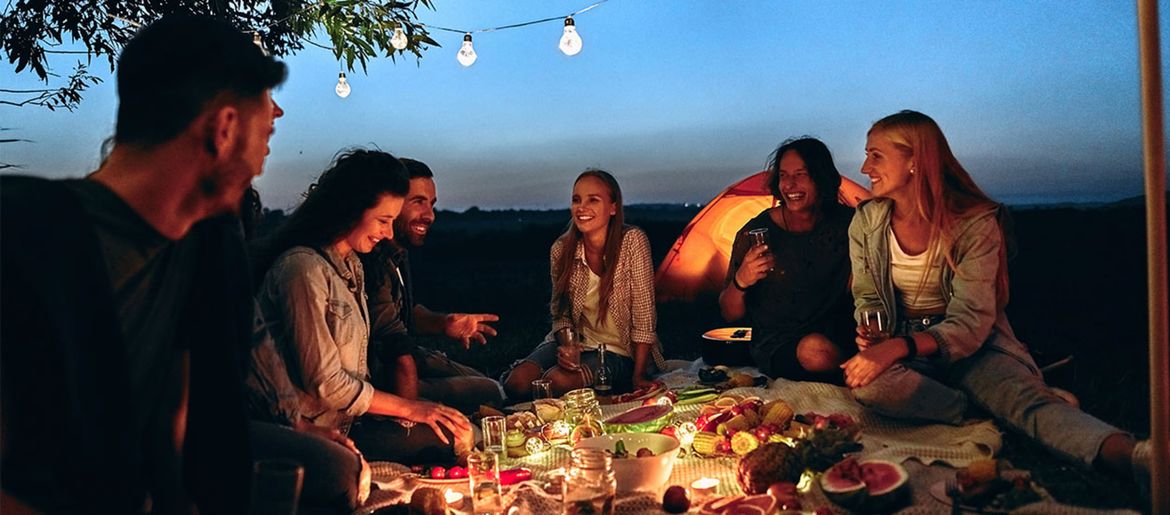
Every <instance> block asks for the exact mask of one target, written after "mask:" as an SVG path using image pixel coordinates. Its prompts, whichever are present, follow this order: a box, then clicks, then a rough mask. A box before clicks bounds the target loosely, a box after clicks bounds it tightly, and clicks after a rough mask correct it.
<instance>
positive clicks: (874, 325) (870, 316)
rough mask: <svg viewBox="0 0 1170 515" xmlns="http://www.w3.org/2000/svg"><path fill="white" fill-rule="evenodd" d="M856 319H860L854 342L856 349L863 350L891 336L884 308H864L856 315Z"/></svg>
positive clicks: (888, 320)
mask: <svg viewBox="0 0 1170 515" xmlns="http://www.w3.org/2000/svg"><path fill="white" fill-rule="evenodd" d="M858 318H860V319H861V320H860V323H859V324H858V325H857V339H856V340H855V341H856V342H857V348H858V349H860V350H865V349H868V348H869V347H870V346H873V345H877V344H879V343H881V342H884V341H886V340H889V339H890V336H891V335H892V332H891V327H890V317H889V315H887V314H886V310H885V308H882V307H876V308H873V307H869V308H864V309H862V310H861V311H860V312H859V313H858Z"/></svg>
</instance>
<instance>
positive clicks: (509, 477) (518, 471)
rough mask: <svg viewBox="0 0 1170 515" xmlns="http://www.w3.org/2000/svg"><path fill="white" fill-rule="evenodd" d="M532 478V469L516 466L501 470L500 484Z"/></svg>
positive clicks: (509, 483)
mask: <svg viewBox="0 0 1170 515" xmlns="http://www.w3.org/2000/svg"><path fill="white" fill-rule="evenodd" d="M529 479H532V471H531V470H528V469H526V468H514V469H508V470H501V471H500V484H501V485H504V486H507V485H514V484H516V483H520V482H524V481H528V480H529Z"/></svg>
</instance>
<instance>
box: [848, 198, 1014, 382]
mask: <svg viewBox="0 0 1170 515" xmlns="http://www.w3.org/2000/svg"><path fill="white" fill-rule="evenodd" d="M893 207H894V203H893V201H891V200H889V199H885V198H875V199H873V200H869V201H866V202H864V203H862V204H861V205H859V206H858V208H857V214H856V215H855V216H854V217H853V222H852V223H851V224H850V225H849V258H850V261H851V264H852V267H853V304H854V307H855V311H854V318H856V319H858V320H859V319H860V318H859V316H860V315H859V313H860V312H861V310H862V309H863V308H872V307H875V306H882V307H884V308H885V310H886V312H887V313H889V315H890V321H891V326H892V327H897V324H898V311H899V310H898V308H899V307H900V306H898V305H897V301H896V297H895V295H894V282H893V279H892V277H891V275H890V246H889V244H890V242H889V234H890V232H889V231H890V222H891V219H892V214H893ZM1002 245H1003V235H1002V232H1001V231H1000V227H999V222H998V220H997V218H996V212H995V211H994V210H991V211H988V212H986V213H980V214H976V215H972V216H970V217H968V218H966V219H965V220H963V221H962V222H961V223H960V226H959V228H958V231H956V235H955V240H954V247H953V250H952V256H953V258H954V262H955V268H954V269H952V268H951V267H950V266H948V265H946V264H945V263H944V264H943V266H941V267H940V269H941V272H940V273H941V278H940V279H941V280H940V281H939V283H940V284H941V286H942V290H943V298H945V299H947V307H946V317H945V319H944V320H943V321H942V322H940V323H938V324H936V325H932V326H930V327H929V328H927V329H926V330H925V332H926V333H928V334H930V335H931V336H933V337H934V339H935V341H937V342H938V354H937V359H938V360H940V361H941V362H943V363H954V362H956V361H958V360H960V359H963V358H966V357H968V356H970V355H972V354H974V353H975V352H977V351H979V350H980V348H982V347H983V346H984V345H987V346H989V347H990V348H994V349H996V350H999V351H1001V352H1004V353H1006V354H1009V355H1011V356H1013V357H1016V358H1017V359H1020V360H1021V361H1022V362H1023V363H1025V364H1026V365H1028V366H1029V367H1032V368H1035V364H1034V363H1033V361H1032V358H1031V356H1030V355H1029V354H1028V351H1027V349H1026V348H1025V347H1024V344H1022V343H1020V341H1019V340H1017V339H1016V336H1015V332H1014V331H1012V327H1011V325H1010V324H1009V323H1008V320H1007V315H1006V314H1005V313H1004V311H1003V309H1002V307H1001V306H997V305H996V299H995V297H996V285H995V278H996V273H997V272H998V269H999V264H1000V261H999V250H1000V247H1001V246H1002Z"/></svg>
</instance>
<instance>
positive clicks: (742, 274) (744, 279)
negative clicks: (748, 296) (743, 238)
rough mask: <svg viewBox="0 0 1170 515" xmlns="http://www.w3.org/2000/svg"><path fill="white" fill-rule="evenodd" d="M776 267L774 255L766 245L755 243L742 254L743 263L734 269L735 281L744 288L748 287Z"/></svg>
mask: <svg viewBox="0 0 1170 515" xmlns="http://www.w3.org/2000/svg"><path fill="white" fill-rule="evenodd" d="M774 268H776V257H775V256H773V255H772V252H771V251H769V250H768V246H767V245H756V246H754V247H752V248H750V249H748V251H747V253H746V254H744V256H743V263H741V264H740V265H739V270H736V271H735V281H736V282H738V283H739V285H740V286H742V287H744V288H750V287H751V286H752V285H754V284H756V283H757V282H759V281H760V280H761V279H763V278H764V277H767V276H768V272H771V271H772V269H774Z"/></svg>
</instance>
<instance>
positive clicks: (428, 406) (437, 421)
mask: <svg viewBox="0 0 1170 515" xmlns="http://www.w3.org/2000/svg"><path fill="white" fill-rule="evenodd" d="M402 404H403V405H402V408H403V412H402V414H401V415H400V416H401V417H402V418H404V419H406V420H409V421H411V422H417V423H419V424H426V425H428V426H430V428H431V430H433V431H434V432H435V434H436V435H438V436H439V440H441V441H442V442H443V443H447V444H449V443H451V441H450V440H448V439H447V435H445V434H443V431H442V429H440V428H446V429H447V430H448V431H450V432H451V434H453V435H455V439H456V440H468V439H470V438H471V422H470V421H468V420H467V417H465V416H464V415H463V414H462V413H460V412H459V410H457V409H455V408H452V407H450V406H444V405H442V404H438V403H434V402H430V401H422V400H409V399H402Z"/></svg>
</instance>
